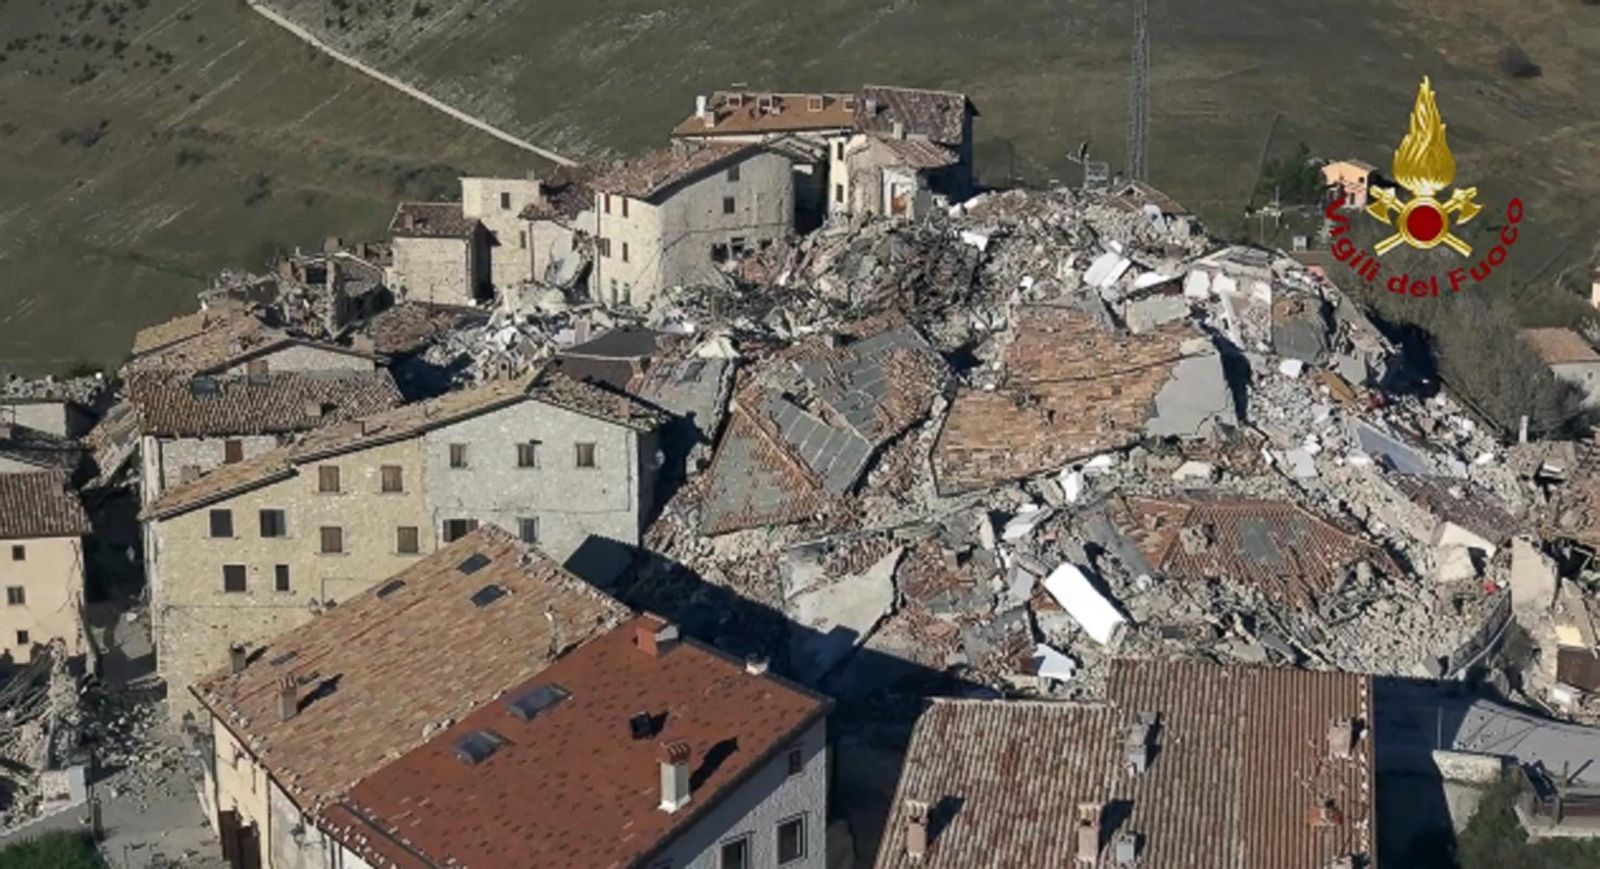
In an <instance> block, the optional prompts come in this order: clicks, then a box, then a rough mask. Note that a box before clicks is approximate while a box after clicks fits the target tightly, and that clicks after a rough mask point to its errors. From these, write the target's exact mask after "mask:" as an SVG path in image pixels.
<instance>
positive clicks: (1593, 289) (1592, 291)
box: [1589, 270, 1600, 310]
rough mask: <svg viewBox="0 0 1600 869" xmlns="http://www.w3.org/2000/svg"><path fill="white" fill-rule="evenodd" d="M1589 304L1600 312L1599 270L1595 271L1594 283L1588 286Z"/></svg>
mask: <svg viewBox="0 0 1600 869" xmlns="http://www.w3.org/2000/svg"><path fill="white" fill-rule="evenodd" d="M1589 304H1590V305H1592V306H1594V307H1595V308H1596V309H1597V310H1600V270H1596V271H1595V275H1594V282H1593V283H1591V284H1590V285H1589Z"/></svg>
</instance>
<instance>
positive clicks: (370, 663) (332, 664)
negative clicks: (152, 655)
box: [192, 526, 628, 812]
mask: <svg viewBox="0 0 1600 869" xmlns="http://www.w3.org/2000/svg"><path fill="white" fill-rule="evenodd" d="M463 568H470V569H469V570H467V571H465V572H464V571H463ZM490 586H495V587H498V589H500V590H501V591H502V592H503V594H502V595H501V596H499V597H498V598H496V599H493V600H491V601H490V602H488V603H486V604H484V605H481V606H480V605H479V604H478V603H477V602H475V601H474V599H473V598H474V596H479V600H482V599H483V598H484V597H492V595H487V594H485V595H480V592H483V591H484V590H486V589H488V588H489V587H490ZM627 615H628V611H627V608H626V607H624V606H623V605H622V604H620V603H618V602H617V601H615V600H613V599H611V598H609V597H607V596H605V595H603V594H601V593H600V592H599V591H596V590H595V589H594V588H593V587H592V586H589V585H588V584H586V583H584V582H583V581H582V580H580V579H578V578H577V577H575V576H573V575H572V574H570V573H568V572H566V571H565V570H563V569H562V568H561V567H560V566H559V565H557V564H556V563H555V562H553V561H551V560H550V559H549V558H547V557H545V556H544V555H542V554H540V553H538V552H537V551H536V550H532V549H529V548H528V547H526V546H524V545H523V544H521V543H519V542H517V541H516V540H515V539H514V538H512V537H511V535H509V534H507V533H506V532H505V531H502V530H500V529H499V528H496V527H494V526H484V527H482V528H479V529H478V530H477V531H475V532H473V533H472V534H469V535H467V536H466V537H463V538H461V539H460V540H457V541H455V542H454V543H451V544H450V545H448V546H446V547H444V548H443V549H440V550H439V551H437V552H435V553H433V554H432V555H429V556H427V557H426V558H423V559H422V560H421V561H418V562H417V563H416V564H414V565H412V566H411V567H409V568H407V569H406V570H405V571H403V572H401V573H400V574H398V575H397V576H395V577H394V579H392V580H390V581H388V582H384V583H380V584H378V585H377V586H376V587H374V588H371V589H368V590H367V591H365V592H363V593H361V594H359V595H357V596H355V597H353V598H350V599H349V600H345V601H342V602H340V604H339V606H338V607H337V608H335V609H333V610H332V611H330V612H328V613H327V614H325V615H323V616H321V617H319V618H317V619H315V620H313V621H311V622H310V623H308V624H305V625H302V626H301V627H298V628H295V629H294V630H292V631H289V632H288V633H285V634H283V635H281V636H279V637H278V638H277V639H276V640H274V641H273V642H272V643H271V644H270V645H268V646H267V647H266V648H265V649H262V650H260V651H259V653H257V654H256V656H255V658H254V661H253V662H252V663H250V664H249V665H247V666H246V667H245V668H244V670H243V671H241V672H239V673H236V674H235V673H230V672H228V671H227V670H223V671H221V672H218V673H215V674H213V675H211V676H209V677H207V678H205V679H202V680H201V681H200V682H199V684H197V685H196V686H195V687H194V688H193V689H192V690H193V691H194V693H195V695H196V696H197V697H198V698H199V699H200V701H201V702H202V703H204V704H205V706H206V707H207V708H208V709H210V710H211V712H212V713H213V714H214V715H216V716H217V718H218V719H219V720H220V721H221V722H222V724H223V725H224V726H225V727H227V728H228V730H229V731H230V732H232V733H233V734H234V735H235V736H236V737H238V738H239V739H240V741H241V742H242V743H243V744H244V746H245V747H246V748H248V749H249V750H250V752H251V753H252V754H253V755H255V757H256V759H257V760H259V761H260V762H261V763H262V764H263V765H264V766H265V767H266V769H267V771H268V772H269V773H270V774H271V775H272V777H273V779H274V780H275V781H277V782H278V783H279V784H280V785H281V786H282V787H283V789H284V791H285V792H287V793H288V795H289V796H290V798H291V799H293V800H294V801H295V803H296V804H297V805H298V806H299V807H300V808H301V809H302V810H304V811H307V812H315V811H317V810H318V809H320V808H321V807H323V806H325V805H327V804H328V803H330V802H331V801H333V800H336V799H338V798H339V797H340V796H342V795H343V794H344V793H346V792H347V791H348V790H349V789H350V788H351V787H352V786H354V785H355V784H356V783H357V782H359V781H360V780H361V779H363V778H365V777H366V776H368V775H370V774H371V773H373V772H376V771H377V770H379V769H381V768H383V767H384V766H385V765H387V764H388V763H390V762H392V761H393V760H394V759H395V758H397V757H400V756H401V755H403V754H404V753H406V752H408V751H410V750H411V749H413V748H416V747H417V746H418V745H421V744H422V743H423V741H424V740H425V738H426V734H427V732H428V731H429V730H430V729H432V728H443V727H448V726H449V724H450V723H451V722H454V721H459V720H461V718H462V717H464V716H466V715H467V714H468V713H469V712H471V711H472V710H473V709H476V708H478V707H480V706H482V705H483V704H485V703H488V702H489V701H490V700H491V699H492V698H494V697H495V696H497V695H498V694H499V693H500V692H502V691H504V690H505V689H506V688H507V687H510V686H512V685H516V684H517V683H519V682H521V681H523V680H525V679H528V678H530V677H532V676H533V675H534V674H536V673H538V672H540V671H541V670H543V669H544V668H546V667H548V666H549V665H550V663H551V662H552V661H553V660H555V659H556V656H557V655H558V654H559V653H560V652H562V651H563V650H566V649H570V648H572V647H574V646H577V645H579V644H581V643H583V642H585V641H586V640H588V639H589V638H590V637H593V636H596V635H598V634H599V633H601V632H604V631H606V630H608V629H609V628H611V627H612V626H614V625H616V624H617V623H618V622H620V621H621V620H622V619H624V618H626V617H627ZM552 624H554V625H555V626H556V628H555V630H554V631H552V628H551V625H552ZM285 677H292V678H293V679H294V680H295V681H296V683H297V686H298V687H297V689H296V691H297V694H298V697H299V701H298V705H299V711H298V713H297V714H296V715H294V716H293V717H292V718H290V719H289V720H288V721H282V720H280V718H279V714H278V690H279V689H278V685H279V681H280V680H281V679H283V678H285Z"/></svg>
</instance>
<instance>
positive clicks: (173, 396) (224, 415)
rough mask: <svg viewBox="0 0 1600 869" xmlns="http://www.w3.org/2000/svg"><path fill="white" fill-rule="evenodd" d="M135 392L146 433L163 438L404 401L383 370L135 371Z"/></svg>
mask: <svg viewBox="0 0 1600 869" xmlns="http://www.w3.org/2000/svg"><path fill="white" fill-rule="evenodd" d="M128 399H129V400H130V401H132V402H133V403H134V405H135V406H137V407H138V408H139V414H140V420H141V423H142V427H143V430H144V433H145V434H148V435H155V436H157V437H212V436H223V435H259V434H287V433H290V432H301V431H310V430H311V429H314V428H318V427H321V426H323V425H327V424H329V423H332V422H338V421H341V420H346V419H352V418H355V417H360V416H366V415H368V414H373V413H377V412H379V411H382V410H386V409H388V408H391V407H394V406H395V405H397V404H399V403H400V402H401V397H400V390H399V388H397V387H396V386H395V383H394V378H393V377H391V376H390V375H389V372H388V371H387V370H384V369H379V370H377V371H338V372H305V371H284V372H278V373H274V374H268V375H266V376H265V377H264V378H260V379H256V378H249V377H228V378H219V379H214V380H212V381H211V383H210V384H209V385H208V387H207V388H206V389H203V390H201V389H198V387H197V385H196V384H195V382H194V380H193V379H192V378H190V377H187V376H178V377H167V376H158V375H149V374H144V375H135V376H134V377H131V378H129V381H128Z"/></svg>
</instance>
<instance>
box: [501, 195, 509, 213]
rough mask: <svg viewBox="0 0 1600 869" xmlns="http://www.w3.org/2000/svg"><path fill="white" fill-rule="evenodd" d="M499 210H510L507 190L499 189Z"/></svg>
mask: <svg viewBox="0 0 1600 869" xmlns="http://www.w3.org/2000/svg"><path fill="white" fill-rule="evenodd" d="M500 210H501V211H510V210H511V193H510V192H509V191H506V190H502V191H500Z"/></svg>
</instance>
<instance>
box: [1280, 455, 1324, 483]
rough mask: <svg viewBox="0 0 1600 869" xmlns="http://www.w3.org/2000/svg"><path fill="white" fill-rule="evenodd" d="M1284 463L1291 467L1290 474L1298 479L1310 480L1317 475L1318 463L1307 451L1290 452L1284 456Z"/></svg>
mask: <svg viewBox="0 0 1600 869" xmlns="http://www.w3.org/2000/svg"><path fill="white" fill-rule="evenodd" d="M1283 461H1284V464H1286V465H1288V466H1289V474H1290V475H1291V476H1293V477H1295V478H1296V479H1301V480H1309V479H1311V478H1312V477H1315V476H1316V475H1317V462H1316V460H1315V459H1314V458H1312V456H1311V454H1310V453H1308V452H1306V451H1305V450H1302V449H1293V450H1288V451H1286V452H1284V454H1283Z"/></svg>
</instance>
